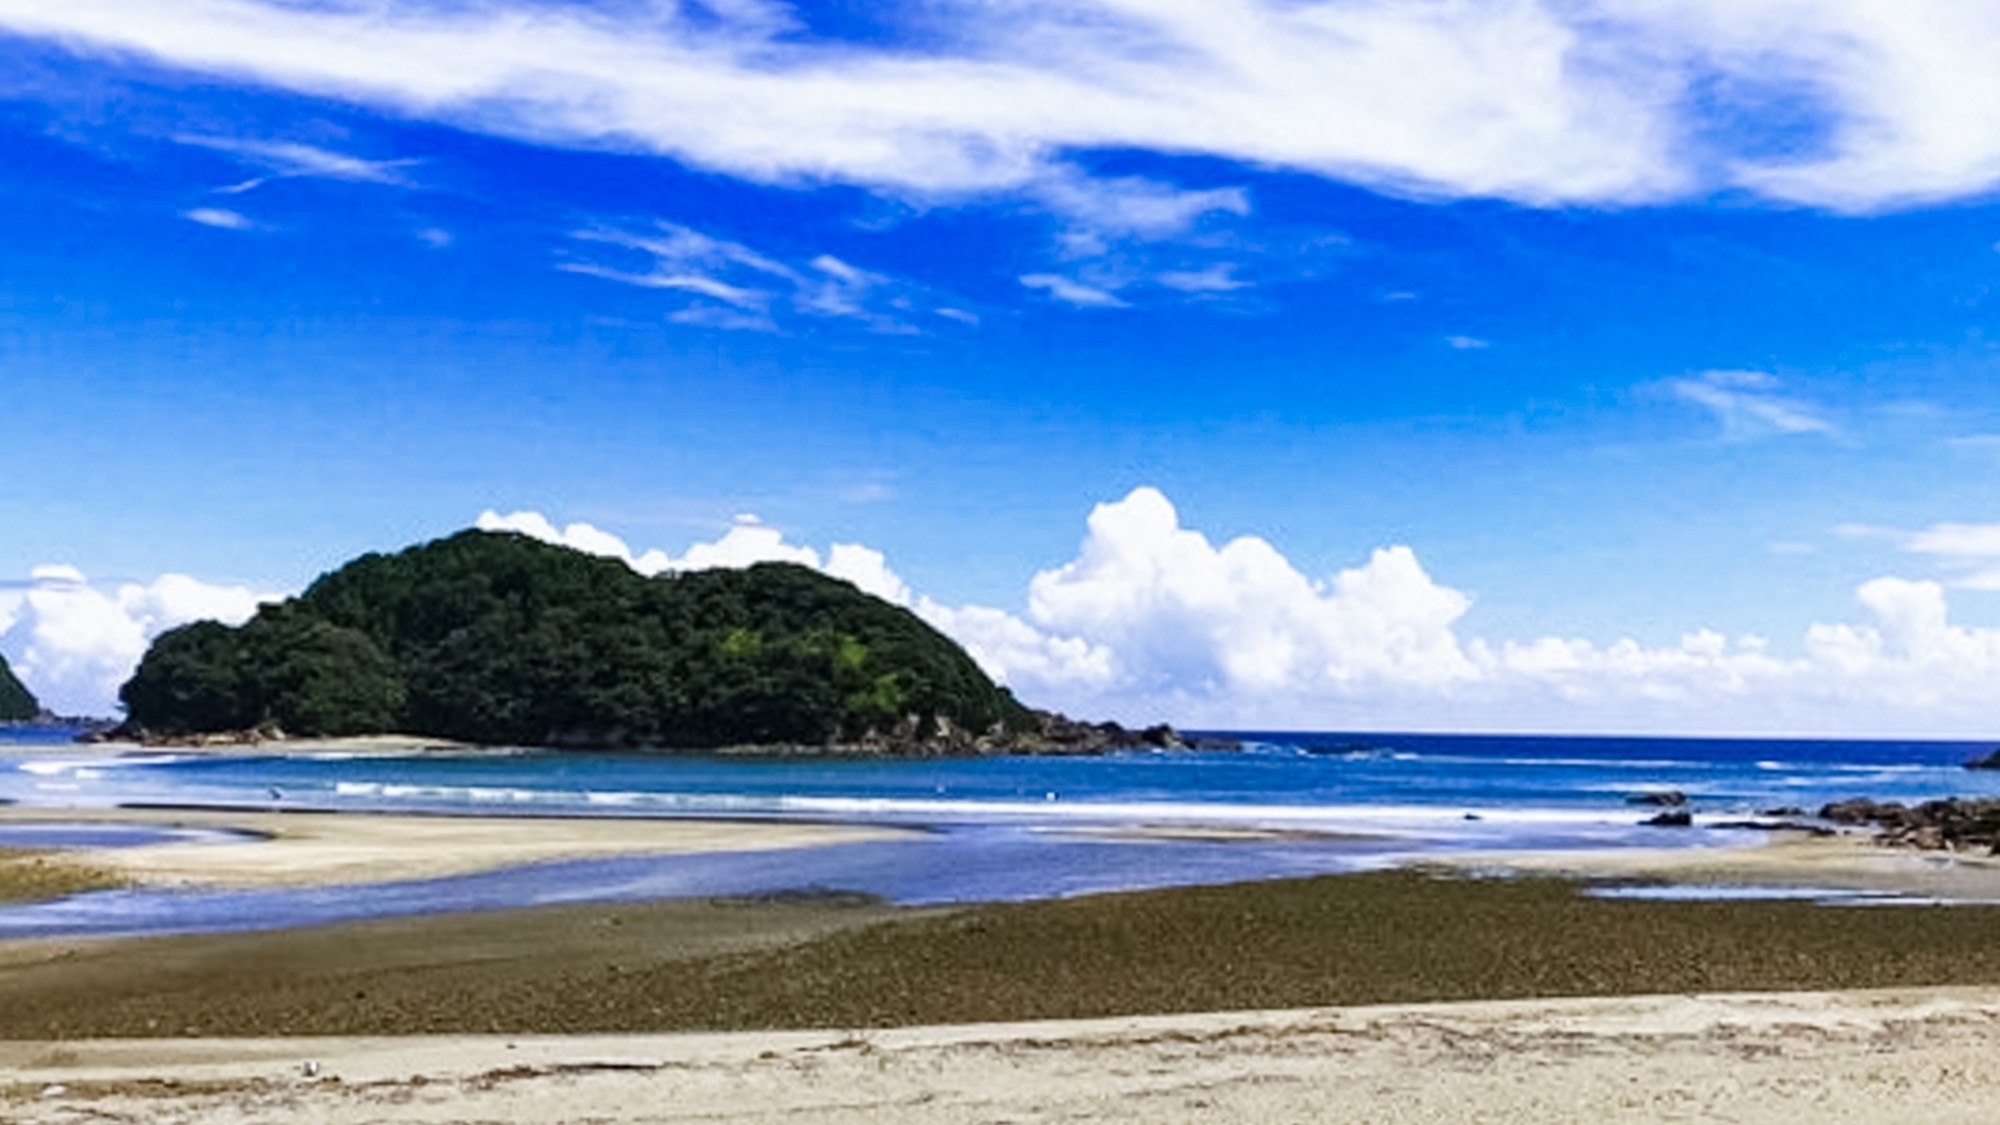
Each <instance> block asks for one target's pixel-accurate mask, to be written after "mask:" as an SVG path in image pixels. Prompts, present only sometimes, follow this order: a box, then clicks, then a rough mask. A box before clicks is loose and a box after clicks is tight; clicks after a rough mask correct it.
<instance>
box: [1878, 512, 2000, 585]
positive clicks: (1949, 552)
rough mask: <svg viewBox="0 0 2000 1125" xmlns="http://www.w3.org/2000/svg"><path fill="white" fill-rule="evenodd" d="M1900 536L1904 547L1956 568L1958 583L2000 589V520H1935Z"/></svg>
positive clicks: (1956, 582)
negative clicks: (1995, 521) (1971, 521)
mask: <svg viewBox="0 0 2000 1125" xmlns="http://www.w3.org/2000/svg"><path fill="white" fill-rule="evenodd" d="M1900 538H1901V539H1902V542H1903V549H1904V550H1906V551H1909V552H1912V553H1913V554H1919V555H1930V556H1931V557H1933V558H1936V559H1938V560H1940V561H1941V562H1943V563H1944V564H1945V565H1946V566H1948V567H1950V568H1951V570H1952V571H1955V572H1956V573H1957V578H1956V580H1955V581H1954V582H1953V584H1954V585H1957V586H1963V587H1965V588H1967V589H1970V590H2000V523H1935V524H1932V525H1931V526H1929V527H1927V528H1925V529H1924V530H1922V531H1917V532H1911V533H1909V534H1907V535H1903V536H1901V537H1900Z"/></svg>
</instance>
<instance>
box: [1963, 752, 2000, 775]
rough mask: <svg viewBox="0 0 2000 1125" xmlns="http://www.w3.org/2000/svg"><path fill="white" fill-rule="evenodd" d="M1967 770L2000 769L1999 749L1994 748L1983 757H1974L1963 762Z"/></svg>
mask: <svg viewBox="0 0 2000 1125" xmlns="http://www.w3.org/2000/svg"><path fill="white" fill-rule="evenodd" d="M1965 768H1966V769H1969V770H2000V749H1995V750H1994V751H1993V752H1992V753H1991V754H1988V755H1986V756H1985V757H1983V758H1974V759H1972V760H1971V761H1969V762H1967V763H1965Z"/></svg>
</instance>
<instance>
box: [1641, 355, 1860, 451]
mask: <svg viewBox="0 0 2000 1125" xmlns="http://www.w3.org/2000/svg"><path fill="white" fill-rule="evenodd" d="M1779 386H1780V384H1779V381H1778V379H1777V377H1776V376H1773V375H1768V374H1766V373H1764V372H1762V371H1705V372H1702V373H1701V374H1700V375H1696V376H1693V377H1691V378H1686V379H1668V380H1666V381H1665V382H1663V383H1660V384H1658V387H1659V388H1660V389H1662V390H1664V391H1665V392H1666V393H1667V394H1669V395H1671V396H1673V397H1674V398H1677V399H1680V400H1681V401H1683V402H1686V403H1690V404H1692V405H1695V406H1698V407H1701V408H1702V409H1703V410H1706V411H1708V412H1709V413H1710V414H1711V415H1713V416H1714V417H1715V420H1716V422H1717V423H1719V424H1720V425H1721V427H1722V436H1723V437H1724V438H1727V439H1729V440H1732V441H1746V440H1749V439H1752V438H1760V437H1772V436H1777V435H1783V434H1822V435H1825V436H1829V437H1831V436H1836V435H1837V434H1838V433H1839V429H1838V428H1837V427H1836V426H1834V424H1833V423H1832V422H1831V421H1829V420H1827V418H1826V417H1825V416H1824V415H1823V414H1821V413H1820V411H1819V410H1818V409H1817V408H1815V407H1814V406H1812V405H1811V404H1810V403H1807V402H1805V401H1803V400H1800V399H1797V398H1792V397H1789V396H1786V395H1784V394H1781V393H1779V391H1778V387H1779Z"/></svg>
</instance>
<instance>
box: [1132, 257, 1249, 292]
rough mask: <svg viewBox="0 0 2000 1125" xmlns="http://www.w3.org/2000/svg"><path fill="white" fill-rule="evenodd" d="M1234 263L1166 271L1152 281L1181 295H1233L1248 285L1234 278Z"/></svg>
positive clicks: (1235, 267) (1235, 268)
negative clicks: (1177, 291)
mask: <svg viewBox="0 0 2000 1125" xmlns="http://www.w3.org/2000/svg"><path fill="white" fill-rule="evenodd" d="M1236 270H1237V265H1236V263H1235V262H1216V263H1215V264H1214V265H1210V266H1205V267H1203V268H1201V269H1198V270H1167V271H1165V272H1163V273H1160V274H1159V275H1157V276H1156V277H1154V278H1153V280H1155V281H1157V282H1159V283H1160V284H1161V285H1164V286H1166V287H1167V288H1169V289H1177V290H1179V291H1180V292H1182V293H1233V292H1235V291H1236V290H1238V289H1248V288H1249V287H1250V283H1249V282H1247V281H1244V280H1243V279H1242V278H1239V277H1237V276H1235V274H1236Z"/></svg>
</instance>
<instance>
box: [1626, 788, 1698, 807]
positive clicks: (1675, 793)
mask: <svg viewBox="0 0 2000 1125" xmlns="http://www.w3.org/2000/svg"><path fill="white" fill-rule="evenodd" d="M1625 803H1626V804H1628V805H1651V806H1653V807H1654V808H1662V809H1677V808H1680V807H1681V806H1682V805H1685V804H1687V803H1688V799H1687V794H1686V793H1683V792H1681V791H1680V790H1678V789H1660V790H1655V791H1654V792H1651V793H1634V794H1632V795H1631V796H1630V797H1627V798H1625Z"/></svg>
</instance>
